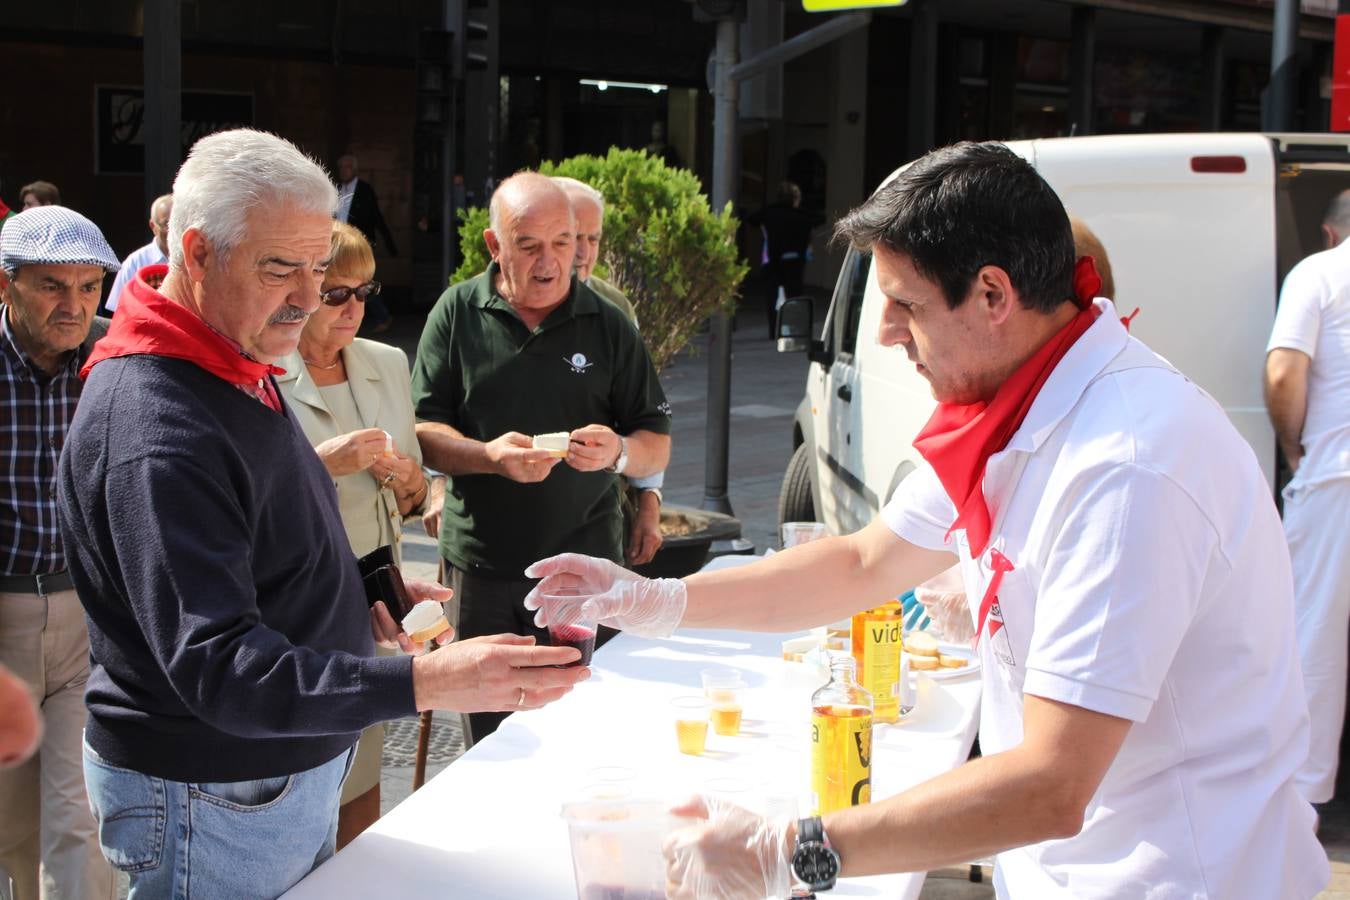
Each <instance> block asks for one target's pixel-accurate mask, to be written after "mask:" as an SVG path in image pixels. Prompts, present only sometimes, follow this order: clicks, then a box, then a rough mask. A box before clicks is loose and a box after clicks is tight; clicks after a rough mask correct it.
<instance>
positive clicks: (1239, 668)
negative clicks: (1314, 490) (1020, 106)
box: [527, 144, 1329, 900]
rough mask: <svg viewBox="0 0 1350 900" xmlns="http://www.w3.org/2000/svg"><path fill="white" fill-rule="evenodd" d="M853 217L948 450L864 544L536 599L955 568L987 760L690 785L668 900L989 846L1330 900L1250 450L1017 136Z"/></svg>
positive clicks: (650, 598)
mask: <svg viewBox="0 0 1350 900" xmlns="http://www.w3.org/2000/svg"><path fill="white" fill-rule="evenodd" d="M836 233H837V234H838V235H839V236H841V237H843V238H845V239H847V240H848V241H849V242H850V243H852V244H853V245H854V246H855V247H857V248H859V249H862V250H867V251H871V252H873V253H874V254H875V265H874V270H875V274H876V278H877V284H878V286H879V287H880V289H881V291H882V293H883V294H884V295H885V296H886V298H887V299H886V301H885V305H884V307H883V310H882V314H881V323H880V328H879V333H878V340H879V342H880V343H882V344H883V345H888V346H895V347H899V348H902V349H903V350H904V351H905V352H906V353H907V355H908V356H909V358H910V359H911V360H913V361H914V363H915V365H916V367H917V369H918V371H919V373H920V374H921V375H923V376H924V377H925V378H926V379H927V380H928V381H929V383H930V385H931V387H932V390H933V394H934V396H935V397H936V398H937V400H938V401H939V404H938V408H937V410H936V412H935V413H934V415H933V418H932V419H931V420H930V421H929V423H928V425H927V426H925V428H924V429H923V431H922V432H921V433H920V436H919V438H918V440H916V442H915V445H916V447H918V449H919V450H920V452H921V453H922V454H923V455H924V457H925V459H926V460H927V462H928V465H927V466H925V467H923V468H921V469H919V470H917V471H916V472H915V473H914V474H912V475H911V476H910V477H909V478H907V479H906V480H905V481H903V482H902V483H901V485H900V487H899V488H898V490H897V492H896V495H895V497H894V499H893V500H892V501H891V502H890V503H889V504H888V505H887V507H886V508H885V509H884V510H883V512H882V515H881V516H880V517H879V519H878V520H877V521H874V522H873V523H872V524H871V525H869V526H867V527H866V528H864V529H863V530H861V531H859V532H857V533H855V534H852V535H847V536H843V537H835V538H828V539H826V540H822V541H817V542H813V543H810V544H805V545H802V546H800V547H797V548H793V549H791V550H788V551H785V552H783V553H780V554H776V555H774V556H773V557H771V558H769V559H767V560H765V561H763V562H760V563H756V564H754V565H750V566H745V567H741V568H737V569H729V570H723V571H719V572H712V573H704V574H698V575H694V576H691V577H690V578H688V579H686V580H684V581H678V580H674V579H662V580H657V581H650V580H644V579H639V578H637V577H636V576H634V575H633V574H632V573H626V572H624V571H623V570H620V569H618V568H617V567H615V566H612V565H610V564H608V563H604V562H599V561H593V560H589V559H587V558H584V557H577V556H567V555H565V556H560V557H553V558H552V559H549V560H545V561H542V562H540V563H536V564H535V565H534V566H532V567H531V568H530V569H529V570H527V574H528V575H535V576H542V577H543V578H544V580H543V582H542V583H541V585H540V590H547V589H549V588H550V587H551V586H552V585H553V584H556V583H558V582H559V581H561V580H562V579H564V578H568V579H576V578H578V577H579V578H580V580H581V581H582V582H583V583H585V584H586V585H587V586H589V587H590V588H591V589H592V590H594V591H596V596H595V597H594V598H593V599H592V600H591V601H589V603H590V605H591V607H592V610H593V611H594V612H595V613H597V614H598V615H599V616H600V617H601V618H602V619H603V620H604V621H605V622H606V624H610V625H614V626H616V627H621V628H624V629H626V630H631V631H636V632H638V633H640V634H647V635H663V634H669V633H670V632H671V631H673V630H674V629H675V628H676V627H677V626H683V627H720V628H727V627H740V628H748V629H755V630H766V631H784V630H792V629H797V628H803V627H807V626H810V625H816V624H820V623H823V622H828V621H831V620H835V619H839V618H842V617H843V616H845V615H847V614H849V613H851V612H854V611H856V607H857V606H859V604H860V603H864V602H865V603H871V602H874V598H876V597H881V596H887V595H894V594H896V593H898V592H899V591H902V590H904V589H906V588H908V587H911V586H913V585H915V584H917V583H919V582H922V581H924V580H926V579H927V578H929V577H931V576H932V575H935V574H937V573H938V572H940V571H942V570H943V569H946V568H948V567H949V566H950V565H951V564H952V562H953V561H954V557H955V561H957V562H959V564H960V567H961V572H962V576H963V579H964V581H965V587H966V593H967V596H968V597H969V605H970V609H969V613H970V622H971V623H972V624H973V626H974V631H975V634H976V636H977V637H976V640H977V642H978V643H977V645H976V646H977V649H978V653H979V655H980V659H981V662H982V670H981V677H982V678H983V680H984V696H983V702H982V705H981V716H982V718H981V727H980V742H981V746H982V748H983V750H984V753H985V755H984V756H983V757H982V758H980V759H976V760H972V761H971V762H968V763H966V764H964V765H962V766H960V767H958V768H956V769H954V770H953V771H951V772H948V773H946V774H944V775H941V776H939V777H937V778H934V779H932V780H930V781H928V782H925V783H923V784H921V785H918V786H917V787H915V788H913V789H911V790H908V791H906V792H904V793H901V794H899V795H896V796H893V797H889V798H887V799H884V800H879V801H877V802H874V803H871V804H867V805H864V806H858V807H853V808H851V809H846V810H842V811H839V812H835V813H831V814H829V815H826V816H824V817H823V820H822V819H821V818H816V817H813V818H810V819H802V820H800V822H793V821H790V820H788V819H780V820H766V819H762V818H759V817H757V816H753V815H751V814H749V813H747V812H745V811H744V810H739V809H735V808H729V807H727V806H726V805H725V804H721V803H718V802H716V801H715V800H707V799H700V800H697V801H695V802H693V803H691V804H690V806H689V808H688V810H686V811H687V812H690V813H693V814H701V815H705V816H707V817H708V821H707V822H706V823H703V824H700V825H697V826H694V827H692V828H687V829H684V830H682V831H679V832H676V833H675V834H674V835H672V836H671V837H670V838H669V839H668V840H667V842H666V857H667V862H668V869H667V875H668V878H669V880H670V882H671V887H670V896H672V897H677V898H685V897H709V896H715V897H724V898H739V897H756V898H758V897H763V896H765V895H766V894H769V893H772V892H776V891H781V890H782V888H783V886H784V885H785V884H786V881H787V879H788V873H789V872H791V873H792V874H793V875H794V876H796V878H797V879H798V880H800V881H803V882H805V883H807V884H808V885H809V886H811V887H812V888H813V889H815V890H817V891H820V890H827V889H829V888H830V887H832V886H833V882H834V874H836V873H837V874H839V875H841V876H854V875H870V874H877V873H882V872H896V871H921V870H925V869H930V868H934V867H938V866H943V865H950V864H954V863H960V862H962V861H965V860H969V859H974V858H978V857H981V856H985V855H987V854H991V853H997V854H998V865H997V872H996V876H995V881H996V887H997V890H998V892H999V895H1000V896H1004V897H1015V898H1023V897H1025V898H1033V900H1044V898H1066V900H1067V898H1072V900H1083V898H1121V897H1145V896H1147V897H1149V898H1196V897H1215V898H1219V897H1222V898H1228V897H1252V898H1268V897H1281V898H1306V897H1311V896H1313V895H1314V894H1316V893H1317V892H1318V891H1319V890H1320V889H1321V888H1322V887H1323V885H1325V884H1326V882H1327V880H1328V877H1329V872H1328V865H1327V860H1326V855H1325V853H1324V852H1323V851H1322V848H1321V846H1320V845H1319V844H1318V842H1317V840H1316V837H1315V836H1314V834H1313V812H1312V809H1311V807H1310V806H1309V805H1308V803H1307V802H1306V801H1305V800H1304V799H1303V798H1302V797H1301V796H1300V795H1299V793H1298V791H1297V790H1296V789H1295V787H1294V780H1293V779H1294V773H1295V771H1296V770H1297V769H1298V766H1299V765H1300V764H1301V762H1302V761H1303V758H1304V756H1305V755H1306V753H1307V746H1308V715H1307V710H1306V707H1305V704H1304V701H1303V693H1302V684H1301V679H1300V676H1299V669H1298V663H1297V657H1296V655H1295V652H1294V627H1293V613H1292V597H1291V594H1292V581H1291V576H1290V571H1289V560H1288V557H1287V555H1286V554H1285V552H1284V549H1283V547H1284V542H1283V540H1282V539H1281V537H1282V536H1281V532H1280V523H1279V519H1278V517H1277V516H1276V513H1275V507H1274V504H1273V502H1272V498H1271V496H1270V493H1269V489H1268V488H1267V486H1266V482H1265V478H1264V476H1263V475H1262V473H1261V471H1260V469H1259V467H1258V465H1257V462H1256V458H1255V455H1254V454H1253V452H1252V450H1251V448H1250V447H1249V446H1248V445H1247V444H1246V443H1245V442H1244V441H1243V440H1242V438H1241V437H1240V436H1239V435H1238V433H1237V432H1236V431H1235V430H1234V428H1233V427H1232V425H1231V424H1230V423H1229V422H1228V420H1227V418H1226V417H1225V415H1224V413H1223V411H1222V409H1221V408H1220V407H1219V406H1218V404H1217V403H1215V402H1214V401H1213V399H1212V398H1210V397H1209V396H1208V395H1206V394H1205V393H1204V392H1203V391H1201V390H1200V389H1199V388H1198V387H1196V386H1195V385H1193V384H1191V383H1190V382H1188V381H1187V380H1186V379H1185V378H1184V377H1183V376H1182V375H1180V374H1178V373H1177V372H1176V371H1175V370H1174V369H1172V368H1171V367H1170V366H1169V365H1168V364H1167V363H1166V362H1165V361H1164V360H1163V359H1161V358H1160V357H1158V356H1157V355H1155V354H1154V353H1152V352H1151V351H1150V350H1149V349H1148V348H1147V347H1145V346H1144V345H1143V344H1141V343H1139V342H1138V341H1137V340H1135V339H1133V338H1131V337H1130V336H1129V334H1128V333H1127V331H1126V330H1125V328H1124V327H1122V325H1121V322H1120V321H1119V319H1118V318H1117V315H1116V312H1115V309H1114V308H1113V307H1112V306H1111V304H1110V302H1109V301H1106V300H1101V299H1098V300H1095V301H1094V300H1092V299H1091V298H1092V297H1093V296H1094V295H1095V293H1096V291H1097V290H1098V288H1099V287H1100V280H1099V279H1098V278H1097V277H1096V275H1095V273H1094V272H1093V271H1092V266H1091V264H1090V263H1089V262H1087V261H1086V260H1079V261H1077V263H1076V262H1075V259H1074V252H1073V238H1072V236H1071V231H1070V227H1069V221H1068V217H1067V216H1066V215H1065V212H1064V209H1063V206H1062V205H1061V204H1060V201H1059V198H1058V197H1056V196H1055V194H1054V192H1053V191H1052V190H1051V189H1050V187H1049V185H1047V184H1046V183H1045V181H1044V180H1043V179H1042V178H1041V177H1040V175H1039V174H1037V172H1036V171H1035V169H1034V168H1032V166H1031V165H1030V164H1028V163H1027V162H1026V161H1025V160H1023V159H1021V158H1020V157H1018V156H1017V155H1015V154H1014V153H1012V152H1011V151H1009V150H1008V149H1007V148H1006V147H1004V146H1002V145H1000V144H960V145H956V146H953V147H947V148H944V149H941V150H937V151H934V152H933V153H930V154H928V155H927V156H926V157H924V158H923V159H921V160H919V161H917V162H916V163H914V164H913V165H912V166H910V167H909V169H907V170H906V171H905V172H904V173H902V174H901V175H900V176H899V177H897V178H896V179H895V181H893V182H892V183H891V184H889V185H887V186H886V187H884V188H882V189H881V190H880V191H878V192H877V193H876V194H875V195H874V196H873V197H872V198H871V199H870V200H868V201H867V202H866V203H864V204H863V205H862V206H860V207H859V208H858V209H856V210H854V211H853V212H851V213H849V214H848V215H847V216H846V217H845V218H844V219H843V220H842V221H841V222H840V223H839V224H838V226H837V228H836ZM1159 301H1160V302H1165V301H1166V298H1159ZM529 603H530V601H529V600H528V599H527V605H529ZM772 895H773V896H781V894H780V893H772Z"/></svg>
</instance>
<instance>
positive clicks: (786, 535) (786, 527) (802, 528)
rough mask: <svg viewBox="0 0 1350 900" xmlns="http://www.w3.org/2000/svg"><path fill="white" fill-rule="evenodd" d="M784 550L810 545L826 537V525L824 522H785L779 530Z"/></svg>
mask: <svg viewBox="0 0 1350 900" xmlns="http://www.w3.org/2000/svg"><path fill="white" fill-rule="evenodd" d="M779 536H780V537H781V538H782V542H783V549H784V550H786V549H788V548H789V547H795V546H797V545H798V544H809V543H811V542H812V541H818V540H820V539H821V538H823V537H825V525H824V523H822V522H784V523H783V525H782V527H781V528H780V529H779Z"/></svg>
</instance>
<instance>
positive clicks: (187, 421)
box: [58, 356, 415, 782]
mask: <svg viewBox="0 0 1350 900" xmlns="http://www.w3.org/2000/svg"><path fill="white" fill-rule="evenodd" d="M58 504H59V508H60V514H61V529H62V536H63V538H64V542H65V545H66V553H67V556H68V558H69V563H70V572H71V577H72V578H73V580H74V582H75V588H76V590H77V591H78V593H79V596H80V600H81V602H82V603H83V604H84V608H85V612H86V614H87V616H88V619H89V647H90V654H91V657H92V666H91V670H90V675H89V687H88V691H87V693H86V695H85V700H86V703H87V705H88V707H89V722H88V725H87V730H86V735H87V739H88V741H89V744H90V746H92V747H93V748H94V750H96V751H97V752H98V754H99V755H100V756H102V757H103V758H104V759H106V760H107V761H108V762H110V763H112V764H114V765H117V766H122V767H124V768H128V769H132V770H134V771H138V772H143V773H145V774H148V775H153V776H157V777H161V778H168V779H172V780H174V781H189V782H193V781H239V780H243V779H252V778H267V777H275V776H278V775H285V774H290V773H292V772H299V771H302V770H304V769H308V768H312V767H313V766H316V765H319V764H320V763H323V762H326V761H327V760H330V759H332V758H333V757H335V756H337V755H338V754H339V753H342V752H343V751H345V750H347V749H348V748H349V747H351V746H352V744H354V743H355V742H356V738H357V736H358V734H359V732H360V730H361V729H362V728H364V727H366V726H367V725H370V724H372V723H374V722H377V721H380V720H382V719H389V718H394V717H398V716H406V715H412V714H413V713H414V712H415V710H414V706H413V689H412V660H411V658H410V657H407V656H399V657H376V656H374V655H373V653H374V645H373V641H372V638H371V634H370V618H369V615H368V613H367V610H366V604H365V600H364V595H363V592H362V589H361V583H360V576H359V574H358V572H357V569H356V561H355V559H354V557H353V556H352V552H351V546H350V544H349V543H348V541H347V535H346V533H345V531H344V530H343V527H342V521H341V518H340V516H339V514H338V506H337V496H336V493H335V492H334V490H333V482H332V479H331V478H330V477H329V475H328V472H327V471H326V470H325V469H324V467H323V464H322V463H321V462H320V461H319V458H318V456H317V455H316V454H315V453H314V450H313V448H312V447H311V446H310V444H309V442H308V441H307V440H306V439H305V435H304V433H303V432H302V431H301V430H300V427H299V425H297V424H296V423H295V420H294V419H293V418H292V417H291V416H290V415H289V413H287V414H286V415H278V414H277V413H275V412H273V411H272V410H270V409H268V408H267V407H265V406H263V405H262V404H261V403H259V402H258V401H257V400H255V399H254V398H252V397H250V396H249V395H247V394H245V393H243V392H242V391H240V390H239V389H238V388H235V387H234V386H232V385H230V384H228V383H226V382H225V381H222V380H221V379H219V378H217V377H215V376H214V375H211V374H210V373H208V372H206V371H204V370H202V369H200V368H198V367H197V366H195V365H193V364H191V363H189V362H185V361H182V360H175V359H167V358H164V357H156V356H129V357H122V358H119V359H110V360H107V361H104V362H101V363H99V364H98V365H97V366H95V367H94V369H93V371H92V372H91V373H90V376H89V380H88V382H87V383H86V385H85V387H84V392H83V394H82V395H81V397H80V405H79V407H78V408H77V410H76V414H75V418H74V421H73V422H72V424H71V428H70V434H69V437H68V439H67V443H66V446H65V449H64V451H63V452H62V454H61V471H60V479H59V492H58Z"/></svg>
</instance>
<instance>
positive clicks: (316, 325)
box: [277, 222, 427, 847]
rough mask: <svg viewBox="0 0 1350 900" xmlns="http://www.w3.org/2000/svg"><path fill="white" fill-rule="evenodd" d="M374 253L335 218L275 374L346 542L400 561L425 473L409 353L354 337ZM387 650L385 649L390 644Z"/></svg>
mask: <svg viewBox="0 0 1350 900" xmlns="http://www.w3.org/2000/svg"><path fill="white" fill-rule="evenodd" d="M374 275H375V257H374V254H373V253H372V252H371V249H370V243H369V242H368V241H367V240H366V238H365V236H364V235H362V234H361V232H360V231H358V230H357V229H355V228H353V227H352V226H350V225H348V224H346V223H345V222H334V223H333V261H332V264H331V265H329V267H328V271H327V273H326V274H325V276H324V280H323V287H322V289H321V294H320V299H321V300H322V302H321V303H320V305H319V308H318V309H317V310H315V312H314V314H313V315H312V316H310V317H309V321H308V322H306V323H305V329H304V331H303V332H302V333H301V335H300V345H299V347H298V348H297V350H296V352H295V353H292V354H291V355H290V356H289V357H287V358H286V359H285V360H282V361H280V362H279V363H278V365H280V366H281V367H283V368H284V369H285V370H286V374H285V375H282V376H280V377H278V379H277V382H278V384H279V385H280V387H281V392H282V394H284V395H285V397H286V403H287V406H288V407H289V409H290V411H291V413H292V414H293V415H294V416H295V418H296V420H297V421H298V422H299V423H300V427H301V428H302V429H304V432H305V436H306V437H307V438H309V442H310V443H311V444H313V445H314V449H315V450H316V451H317V452H318V454H319V458H320V459H322V460H323V463H324V465H325V466H326V467H327V468H328V472H329V474H330V475H332V477H333V484H334V486H335V487H336V488H337V496H338V508H339V509H340V511H341V513H342V523H343V525H345V526H346V528H347V538H348V540H350V541H351V545H352V552H353V553H355V554H356V555H357V556H363V555H365V554H366V553H369V552H370V551H372V550H374V549H375V548H377V547H380V546H383V545H385V544H389V545H390V546H392V547H393V549H394V558H395V561H401V553H400V543H399V542H400V540H401V537H402V525H403V518H404V517H405V516H409V515H414V514H420V512H421V510H422V507H423V506H424V505H425V503H426V496H427V481H426V478H425V477H424V475H423V473H422V451H421V450H420V449H419V448H418V445H417V437H416V434H415V432H414V431H413V421H414V419H413V407H412V389H411V386H410V383H409V368H408V357H407V355H406V354H405V353H404V352H403V351H402V350H400V349H399V348H397V347H391V346H389V345H388V344H382V343H379V342H378V341H370V340H366V339H364V338H358V337H357V336H356V331H357V329H358V328H360V327H361V317H362V315H363V314H364V313H365V301H366V298H367V297H369V296H371V295H373V294H378V293H379V291H380V283H379V282H378V281H375V280H373V279H374ZM391 652H392V651H391ZM383 744H384V728H383V726H380V725H376V726H373V727H371V728H368V729H366V731H365V733H363V734H362V735H361V742H360V743H359V744H358V745H357V750H356V760H355V762H354V763H353V764H352V771H351V773H350V774H349V775H348V776H347V781H346V783H345V784H344V785H343V789H342V807H341V810H340V812H339V814H338V842H337V845H338V847H342V846H343V845H344V844H346V843H347V842H349V841H350V840H351V839H352V838H354V837H356V835H358V834H360V833H361V832H362V831H364V830H365V829H366V828H368V827H369V826H370V825H371V824H373V823H374V822H375V820H376V819H378V818H379V816H380V755H381V751H382V749H383Z"/></svg>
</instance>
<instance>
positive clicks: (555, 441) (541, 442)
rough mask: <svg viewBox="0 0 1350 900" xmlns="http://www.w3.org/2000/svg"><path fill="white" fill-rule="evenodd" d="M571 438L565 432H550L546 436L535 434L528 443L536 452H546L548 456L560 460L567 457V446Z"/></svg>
mask: <svg viewBox="0 0 1350 900" xmlns="http://www.w3.org/2000/svg"><path fill="white" fill-rule="evenodd" d="M571 442H572V436H571V434H569V433H568V432H566V431H550V432H549V433H548V434H536V435H535V436H534V439H533V440H532V441H531V442H530V444H531V446H533V447H534V449H536V450H547V451H548V452H549V455H550V456H556V457H558V458H559V459H562V458H563V457H564V456H566V455H567V446H568V444H570V443H571Z"/></svg>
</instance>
